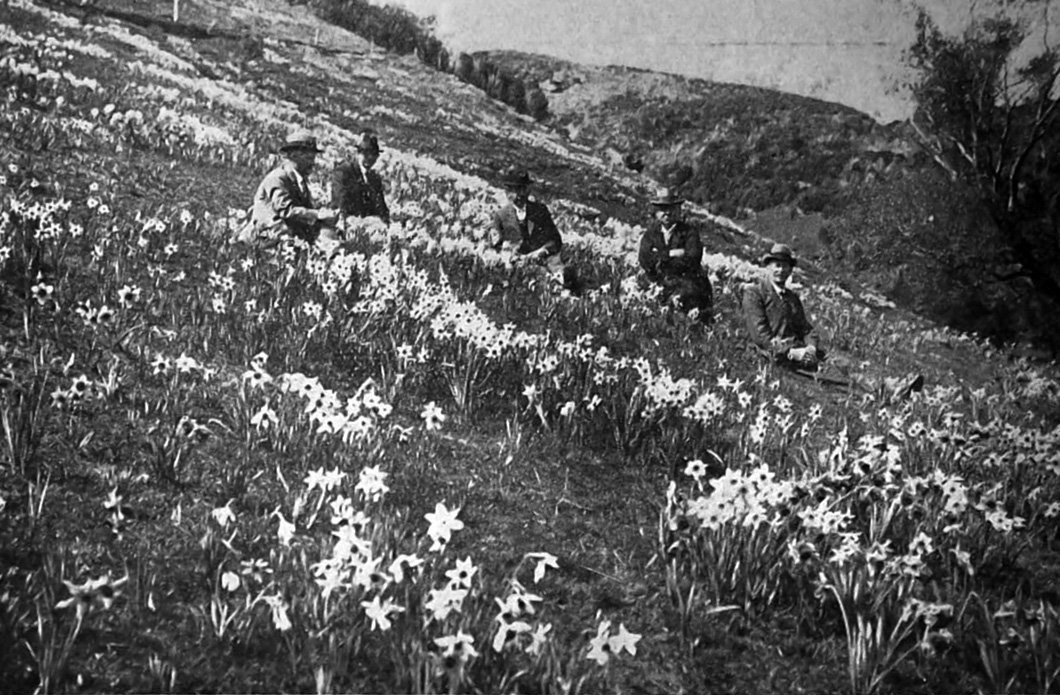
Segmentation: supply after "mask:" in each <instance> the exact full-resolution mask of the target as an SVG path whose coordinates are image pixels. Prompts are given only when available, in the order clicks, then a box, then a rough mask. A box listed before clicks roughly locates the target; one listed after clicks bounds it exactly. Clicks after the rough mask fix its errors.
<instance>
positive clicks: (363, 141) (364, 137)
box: [353, 130, 382, 154]
mask: <svg viewBox="0 0 1060 695" xmlns="http://www.w3.org/2000/svg"><path fill="white" fill-rule="evenodd" d="M353 146H354V147H355V148H357V150H358V151H359V152H372V153H374V154H379V153H380V152H381V151H382V150H380V148H379V138H378V137H377V136H376V134H375V133H373V132H372V131H370V130H366V131H364V132H363V133H361V134H360V135H358V136H357V139H356V140H355V141H354V143H353Z"/></svg>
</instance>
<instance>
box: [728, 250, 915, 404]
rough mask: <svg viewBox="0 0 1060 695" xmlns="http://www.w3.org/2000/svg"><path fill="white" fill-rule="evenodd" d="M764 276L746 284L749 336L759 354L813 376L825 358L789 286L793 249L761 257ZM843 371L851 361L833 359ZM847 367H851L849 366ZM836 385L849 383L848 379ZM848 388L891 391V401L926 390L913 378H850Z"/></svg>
mask: <svg viewBox="0 0 1060 695" xmlns="http://www.w3.org/2000/svg"><path fill="white" fill-rule="evenodd" d="M761 264H762V265H764V266H765V268H766V272H765V274H764V275H763V276H762V277H761V278H760V279H758V280H757V281H755V282H750V283H747V284H746V285H744V289H743V311H744V319H745V321H746V323H747V332H748V334H749V335H750V337H751V340H752V341H753V342H754V344H755V345H756V346H757V347H758V349H759V350H761V351H762V352H764V353H766V354H768V355H769V356H770V357H771V358H772V359H773V360H774V361H775V362H776V363H777V364H780V365H782V366H785V367H788V368H791V369H794V370H796V371H801V372H814V371H816V370H817V369H818V367H819V366H820V364H821V362H822V361H823V360H824V358H825V351H824V350H822V349H821V348H820V347H819V346H818V340H817V334H816V332H815V331H814V327H813V325H812V324H810V322H809V320H807V318H806V312H805V311H804V310H803V307H802V302H801V301H799V297H798V295H796V294H795V292H794V291H793V290H792V289H791V288H789V287H788V286H787V282H788V278H790V277H791V273H792V271H793V270H794V269H795V264H796V259H795V254H794V253H793V252H792V250H791V247H789V246H787V245H786V244H774V245H773V248H771V249H770V250H769V253H767V254H765V255H764V256H762V259H761ZM835 362H837V363H838V364H837V366H839V367H840V368H842V367H843V366H844V363H848V362H851V360H846V359H838V360H835ZM847 366H849V365H847ZM835 383H840V384H846V383H848V382H847V380H838V381H836V382H835ZM849 384H851V385H854V386H857V387H859V388H861V389H863V390H866V391H875V392H886V391H889V392H890V396H891V398H892V399H895V400H897V399H902V398H905V397H907V396H908V395H909V394H910V393H911V392H913V391H919V390H920V389H921V388H923V385H924V377H923V376H921V375H920V374H910V375H909V376H907V377H905V378H903V379H896V378H879V377H874V376H872V375H871V374H870V375H865V374H863V375H860V376H859V378H857V379H849Z"/></svg>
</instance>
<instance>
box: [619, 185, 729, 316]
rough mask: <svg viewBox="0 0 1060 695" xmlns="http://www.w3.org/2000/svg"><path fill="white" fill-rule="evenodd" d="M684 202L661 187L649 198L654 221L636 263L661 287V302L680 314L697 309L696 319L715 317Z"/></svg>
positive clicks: (700, 250)
mask: <svg viewBox="0 0 1060 695" xmlns="http://www.w3.org/2000/svg"><path fill="white" fill-rule="evenodd" d="M683 203H684V200H682V199H681V198H680V197H679V196H677V195H676V194H675V193H674V191H673V190H671V189H669V188H661V189H659V192H658V193H657V195H656V196H655V198H654V199H652V201H651V204H652V206H653V207H654V208H655V218H656V219H655V220H653V221H652V223H651V224H650V225H649V226H648V229H647V230H646V231H645V232H644V236H643V237H641V240H640V252H639V254H638V260H639V261H640V267H641V268H642V269H643V270H644V274H645V275H646V276H647V277H648V280H650V281H652V282H654V283H656V284H657V285H659V286H660V287H661V288H662V294H661V296H660V300H661V301H662V302H663V303H667V304H671V305H673V306H675V307H677V308H679V309H681V310H682V311H692V310H693V309H695V310H697V311H698V313H699V320H700V321H702V322H703V323H710V322H711V321H712V320H713V317H714V288H713V287H712V286H711V284H710V277H709V276H708V275H707V271H706V269H705V268H703V242H701V241H700V239H699V232H698V231H697V230H696V229H694V228H693V227H692V226H691V225H690V224H688V223H687V222H685V220H684V217H683V215H682V211H681V205H682V204H683Z"/></svg>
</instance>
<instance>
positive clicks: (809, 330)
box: [743, 244, 823, 370]
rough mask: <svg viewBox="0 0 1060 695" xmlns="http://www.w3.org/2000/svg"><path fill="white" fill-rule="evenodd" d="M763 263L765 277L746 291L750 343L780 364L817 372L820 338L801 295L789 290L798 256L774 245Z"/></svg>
mask: <svg viewBox="0 0 1060 695" xmlns="http://www.w3.org/2000/svg"><path fill="white" fill-rule="evenodd" d="M760 262H761V265H763V266H765V270H766V272H765V274H764V275H763V276H762V277H761V278H759V280H758V281H757V282H751V283H748V284H747V285H745V286H744V290H743V311H744V318H745V320H746V322H747V332H748V333H749V334H750V336H751V340H752V341H753V342H754V344H755V345H757V346H758V347H759V349H761V350H763V351H764V352H767V353H769V355H771V356H772V357H773V359H774V360H776V361H777V362H780V363H784V364H787V365H790V366H794V367H796V368H804V369H809V370H813V369H816V368H817V365H818V363H819V362H820V359H821V357H822V356H823V355H822V354H821V353H820V351H819V350H818V349H817V336H816V334H815V333H814V329H813V325H811V324H810V322H809V321H808V320H807V319H806V312H805V311H804V310H803V308H802V302H801V301H799V297H798V295H796V294H795V292H793V291H792V290H791V289H790V288H789V287H788V286H787V282H788V278H790V277H791V273H792V271H793V270H794V269H795V263H796V261H795V254H794V253H793V252H792V250H791V247H789V246H787V245H786V244H774V245H773V248H771V249H770V250H769V253H767V254H765V255H764V256H762V259H761V261H760Z"/></svg>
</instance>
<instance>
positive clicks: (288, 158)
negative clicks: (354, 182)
mask: <svg viewBox="0 0 1060 695" xmlns="http://www.w3.org/2000/svg"><path fill="white" fill-rule="evenodd" d="M323 151H324V150H322V149H321V148H319V147H318V146H317V139H316V138H315V137H313V135H312V133H310V132H309V131H308V130H304V129H299V130H295V131H293V132H292V133H291V134H290V135H288V136H287V138H286V139H285V140H284V143H283V145H281V146H280V153H281V155H282V156H283V161H281V162H280V164H279V165H278V166H277V167H276V168H275V169H273V170H272V171H270V172H269V173H268V174H267V175H266V176H265V178H264V179H263V180H262V182H261V184H260V185H259V186H258V188H257V191H256V192H255V193H254V202H253V204H252V206H251V211H250V219H248V220H247V223H246V224H245V225H244V226H243V228H242V229H241V230H240V231H239V233H238V234H237V236H236V241H240V242H243V243H248V244H254V243H256V244H263V245H267V246H273V245H275V244H277V243H279V241H280V239H281V238H282V237H283V236H285V235H290V236H294V237H298V238H299V239H302V240H304V241H307V242H309V243H313V242H315V241H316V240H317V237H318V236H320V231H321V229H322V228H324V227H328V226H332V225H334V224H335V221H336V220H337V219H338V212H337V211H336V210H330V209H317V208H316V206H315V205H314V204H313V197H312V195H310V193H309V184H308V182H307V177H308V176H309V173H310V172H311V171H312V170H313V165H314V164H315V163H316V158H317V154H319V153H320V152H323Z"/></svg>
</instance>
